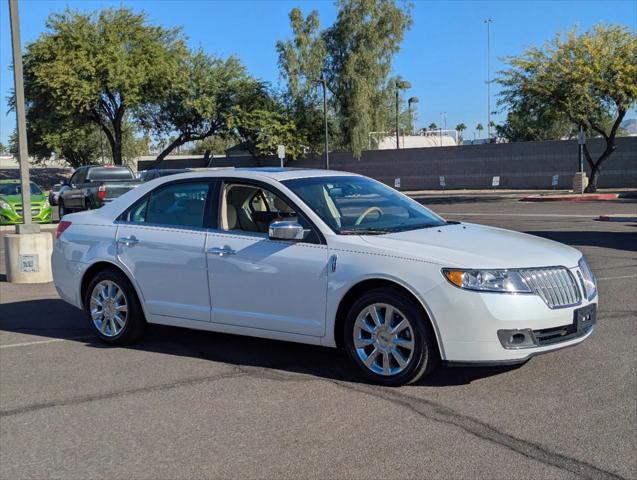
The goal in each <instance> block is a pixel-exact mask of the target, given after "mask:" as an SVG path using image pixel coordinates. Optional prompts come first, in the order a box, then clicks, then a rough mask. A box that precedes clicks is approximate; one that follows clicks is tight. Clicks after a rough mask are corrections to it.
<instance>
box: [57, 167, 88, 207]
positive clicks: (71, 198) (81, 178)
mask: <svg viewBox="0 0 637 480" xmlns="http://www.w3.org/2000/svg"><path fill="white" fill-rule="evenodd" d="M87 171H88V167H80V168H78V169H77V170H76V171H75V173H74V174H73V176H72V177H71V179H70V180H69V188H68V189H66V190H65V191H64V193H63V194H62V199H63V201H64V206H65V207H66V208H67V209H72V210H75V209H83V208H84V191H83V190H82V186H83V185H84V183H85V182H86V173H87Z"/></svg>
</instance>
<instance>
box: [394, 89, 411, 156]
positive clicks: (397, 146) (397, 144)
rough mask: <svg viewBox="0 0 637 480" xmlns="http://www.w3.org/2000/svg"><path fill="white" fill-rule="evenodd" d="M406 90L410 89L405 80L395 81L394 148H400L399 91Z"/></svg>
mask: <svg viewBox="0 0 637 480" xmlns="http://www.w3.org/2000/svg"><path fill="white" fill-rule="evenodd" d="M408 88H411V83H409V82H408V81H406V80H396V148H400V126H399V123H398V113H399V108H400V107H399V102H400V98H399V90H407V89H408Z"/></svg>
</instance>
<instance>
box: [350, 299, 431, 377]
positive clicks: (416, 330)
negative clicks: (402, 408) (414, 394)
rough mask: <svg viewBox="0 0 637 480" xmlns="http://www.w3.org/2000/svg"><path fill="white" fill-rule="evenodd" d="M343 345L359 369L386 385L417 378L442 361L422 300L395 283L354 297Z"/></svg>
mask: <svg viewBox="0 0 637 480" xmlns="http://www.w3.org/2000/svg"><path fill="white" fill-rule="evenodd" d="M345 346H346V349H347V352H348V354H349V356H350V358H351V359H352V360H353V362H354V364H356V366H357V367H358V368H359V369H360V370H361V372H362V373H363V374H364V375H365V376H367V377H368V378H370V379H371V380H373V381H374V382H377V383H381V384H383V385H389V386H398V385H404V384H407V383H413V382H415V381H417V380H418V379H419V378H421V377H422V376H424V375H426V374H428V373H430V372H431V371H433V370H434V369H435V368H436V366H437V365H438V363H439V355H438V349H437V347H436V342H435V337H434V333H433V330H432V328H431V326H430V324H429V321H428V319H427V318H426V317H425V315H424V314H423V312H422V309H421V308H420V305H418V303H417V302H416V300H415V299H413V298H411V297H410V296H408V295H406V294H404V293H402V292H400V291H398V290H396V289H393V288H387V287H383V288H378V289H375V290H372V291H370V292H367V293H366V294H364V295H363V296H361V298H359V299H358V300H357V301H356V302H354V304H353V305H352V307H351V309H350V311H349V313H348V315H347V319H346V321H345Z"/></svg>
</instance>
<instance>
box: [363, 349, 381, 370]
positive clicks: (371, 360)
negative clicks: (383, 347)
mask: <svg viewBox="0 0 637 480" xmlns="http://www.w3.org/2000/svg"><path fill="white" fill-rule="evenodd" d="M379 354H380V351H379V350H378V349H377V348H374V350H373V351H372V353H370V354H369V356H368V357H367V359H366V360H365V365H367V367H368V368H372V365H373V364H374V361H375V360H376V357H377V356H378V355H379Z"/></svg>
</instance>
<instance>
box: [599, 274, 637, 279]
mask: <svg viewBox="0 0 637 480" xmlns="http://www.w3.org/2000/svg"><path fill="white" fill-rule="evenodd" d="M621 278H637V275H621V276H619V277H597V280H619V279H621Z"/></svg>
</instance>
